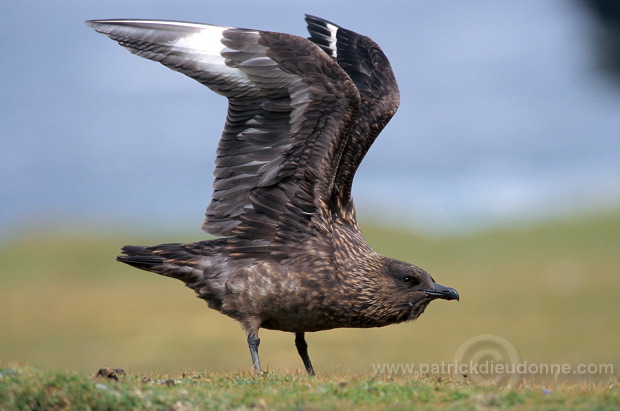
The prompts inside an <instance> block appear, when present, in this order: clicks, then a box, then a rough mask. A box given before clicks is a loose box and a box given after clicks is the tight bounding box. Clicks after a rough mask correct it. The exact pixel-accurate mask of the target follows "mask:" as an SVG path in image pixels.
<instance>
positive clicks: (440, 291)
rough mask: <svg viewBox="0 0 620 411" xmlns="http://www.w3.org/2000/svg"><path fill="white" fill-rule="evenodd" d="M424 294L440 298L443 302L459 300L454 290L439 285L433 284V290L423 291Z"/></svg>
mask: <svg viewBox="0 0 620 411" xmlns="http://www.w3.org/2000/svg"><path fill="white" fill-rule="evenodd" d="M424 292H425V293H426V294H428V295H430V296H431V297H433V298H442V299H444V300H457V301H458V300H459V293H457V292H456V290H455V289H454V288H450V287H445V286H443V285H441V284H437V283H435V284H433V288H431V289H429V290H424Z"/></svg>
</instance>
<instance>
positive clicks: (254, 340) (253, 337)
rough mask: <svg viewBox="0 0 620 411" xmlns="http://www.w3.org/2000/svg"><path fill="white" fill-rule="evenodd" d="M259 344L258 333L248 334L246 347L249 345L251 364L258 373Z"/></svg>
mask: <svg viewBox="0 0 620 411" xmlns="http://www.w3.org/2000/svg"><path fill="white" fill-rule="evenodd" d="M259 344H260V338H258V334H248V347H250V355H251V356H252V365H253V366H254V371H256V372H257V373H260V359H259V358H258V345H259Z"/></svg>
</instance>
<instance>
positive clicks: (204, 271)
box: [116, 239, 226, 289]
mask: <svg viewBox="0 0 620 411" xmlns="http://www.w3.org/2000/svg"><path fill="white" fill-rule="evenodd" d="M225 241H226V240H225V239H220V240H211V241H201V242H198V243H192V244H176V243H175V244H160V245H156V246H135V245H126V246H125V247H123V248H122V249H121V253H122V255H119V256H118V257H116V259H117V260H118V261H120V262H123V263H125V264H129V265H131V266H133V267H136V268H139V269H141V270H146V271H151V272H153V273H157V274H160V275H164V276H166V277H172V278H176V279H178V280H181V281H183V282H184V283H185V284H186V285H187V286H189V287H190V288H193V289H196V287H200V286H201V285H204V284H205V282H208V280H209V277H212V276H213V275H215V274H217V273H214V272H213V268H214V266H215V265H216V263H217V260H218V259H221V258H222V255H221V253H222V250H223V247H224V245H225Z"/></svg>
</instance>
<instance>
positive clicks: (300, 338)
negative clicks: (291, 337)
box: [295, 333, 314, 375]
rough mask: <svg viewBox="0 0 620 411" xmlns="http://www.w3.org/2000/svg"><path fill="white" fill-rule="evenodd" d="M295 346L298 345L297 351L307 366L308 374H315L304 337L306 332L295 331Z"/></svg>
mask: <svg viewBox="0 0 620 411" xmlns="http://www.w3.org/2000/svg"><path fill="white" fill-rule="evenodd" d="M295 347H297V352H298V353H299V356H300V357H301V359H302V361H303V362H304V366H305V367H306V371H308V374H309V375H314V368H312V363H311V362H310V357H309V356H308V344H307V343H306V339H305V338H304V333H295Z"/></svg>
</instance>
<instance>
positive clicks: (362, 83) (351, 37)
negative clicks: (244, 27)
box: [306, 15, 400, 224]
mask: <svg viewBox="0 0 620 411" xmlns="http://www.w3.org/2000/svg"><path fill="white" fill-rule="evenodd" d="M306 22H307V24H308V27H307V28H308V32H309V33H310V37H309V40H311V41H312V42H314V43H315V44H316V45H317V46H319V47H320V48H321V49H322V50H323V51H324V52H325V53H326V54H327V55H328V56H330V57H331V58H333V59H334V60H335V61H336V62H337V63H338V65H340V67H342V69H343V70H344V71H345V72H346V73H347V74H348V75H349V77H350V78H351V80H352V81H353V82H354V83H355V86H356V87H357V89H358V91H359V93H360V97H361V104H360V109H359V113H358V117H357V119H356V122H355V124H354V126H353V129H352V131H351V136H350V139H349V143H348V144H347V145H346V147H345V148H344V151H343V153H342V157H341V159H340V163H339V165H338V170H337V172H336V176H335V184H334V191H333V193H332V198H331V200H332V202H333V203H334V204H336V206H334V209H335V210H338V211H339V212H340V213H341V217H343V218H345V219H348V220H350V222H351V223H353V224H354V223H355V210H354V208H353V202H352V199H351V186H352V184H353V177H354V175H355V172H356V171H357V168H358V167H359V165H360V163H361V162H362V160H363V159H364V156H365V155H366V153H367V152H368V149H369V148H370V146H371V145H372V143H373V142H374V141H375V139H376V138H377V136H378V135H379V133H380V132H381V130H383V128H384V127H385V125H386V124H387V123H388V122H389V121H390V119H391V118H392V116H393V115H394V114H395V113H396V110H397V109H398V105H399V102H400V95H399V91H398V85H397V84H396V79H395V77H394V73H393V72H392V68H391V66H390V63H389V61H388V59H387V57H386V56H385V54H384V53H383V51H382V50H381V48H380V47H379V46H378V45H377V43H375V42H374V41H373V40H371V39H370V38H368V37H366V36H362V35H360V34H357V33H355V32H353V31H351V30H347V29H345V28H342V27H340V26H338V25H336V24H334V23H331V22H329V21H327V20H324V19H321V18H319V17H315V16H310V15H306Z"/></svg>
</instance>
